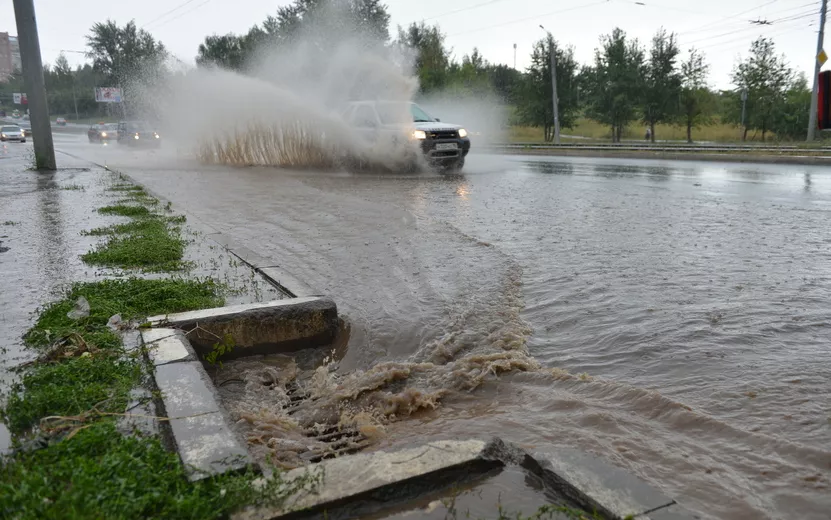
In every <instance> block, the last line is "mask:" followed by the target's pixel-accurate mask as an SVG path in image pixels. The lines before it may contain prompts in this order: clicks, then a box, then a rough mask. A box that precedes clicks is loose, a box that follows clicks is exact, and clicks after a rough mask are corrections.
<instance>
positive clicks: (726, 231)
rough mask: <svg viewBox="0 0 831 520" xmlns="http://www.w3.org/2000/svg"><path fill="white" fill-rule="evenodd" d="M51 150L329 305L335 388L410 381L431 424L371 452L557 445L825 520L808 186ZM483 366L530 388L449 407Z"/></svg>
mask: <svg viewBox="0 0 831 520" xmlns="http://www.w3.org/2000/svg"><path fill="white" fill-rule="evenodd" d="M70 141H71V140H70V139H68V138H67V140H66V142H64V143H63V144H61V145H60V146H62V147H64V148H65V149H66V150H67V151H70V152H72V153H75V154H79V155H83V156H84V157H89V158H90V159H93V160H97V161H100V162H106V163H107V164H109V165H110V166H113V167H115V168H121V169H123V170H124V171H126V172H127V173H129V174H130V175H131V176H132V177H133V178H135V179H136V180H137V181H139V182H141V183H143V184H145V185H146V186H147V187H148V188H150V189H151V190H152V191H154V192H156V193H158V194H160V195H161V196H163V197H165V198H168V199H169V200H172V201H173V203H174V204H175V205H177V206H179V207H180V208H182V209H183V210H184V211H185V212H187V213H188V214H189V215H192V216H193V217H195V220H196V221H198V222H200V223H202V224H205V225H207V226H210V227H211V228H213V229H216V230H219V231H222V232H224V233H228V234H231V235H233V236H234V237H236V238H237V239H239V240H241V241H242V243H244V244H245V245H246V247H248V248H249V249H251V250H252V251H254V252H255V253H257V254H259V255H261V256H263V257H267V258H270V259H273V260H274V263H275V265H279V266H281V267H283V268H284V269H286V270H288V271H289V272H291V273H292V274H294V275H295V276H297V277H299V278H300V279H302V280H304V281H306V282H307V283H309V284H310V285H311V286H313V287H315V288H317V289H319V290H321V291H323V292H325V293H326V294H328V295H330V296H331V297H333V298H334V299H335V300H336V301H337V302H338V304H339V307H340V309H341V312H342V313H343V314H344V315H345V316H347V317H348V318H349V320H350V321H351V323H352V327H353V329H352V338H351V340H350V343H349V348H348V350H347V352H346V354H345V357H344V358H343V359H341V360H340V370H341V371H342V372H348V371H352V370H355V369H360V370H366V369H369V368H370V367H373V366H379V364H380V363H382V362H396V363H409V365H407V366H406V367H404V369H405V370H406V371H407V374H408V376H407V377H410V378H412V379H413V381H415V382H416V383H417V384H418V385H420V386H418V388H419V389H421V390H422V391H423V392H422V395H421V397H422V398H426V399H428V400H429V399H433V401H434V402H438V400H441V406H439V407H438V408H437V409H436V410H433V411H429V410H428V411H427V412H421V413H420V414H417V415H416V416H414V417H413V418H412V419H411V420H407V421H401V422H398V423H394V424H391V425H389V426H388V428H387V434H388V440H387V443H389V444H396V443H402V444H403V443H407V442H412V441H413V438H414V437H415V438H417V439H418V440H422V439H429V438H431V437H444V438H446V437H448V436H451V437H464V436H479V437H487V436H491V435H500V436H504V437H505V438H506V439H509V440H514V441H517V442H521V443H523V444H525V445H526V446H529V447H530V446H535V447H536V449H544V447H545V446H546V445H551V444H554V445H558V444H562V445H572V446H577V447H580V448H583V449H587V450H589V451H592V452H595V453H597V454H599V455H601V456H603V457H605V458H607V459H609V460H611V461H613V462H615V463H616V464H618V465H621V466H623V467H626V468H628V469H630V470H632V471H634V472H635V473H637V474H639V475H641V476H642V477H644V478H647V479H648V480H650V481H651V482H653V483H655V484H656V485H658V486H659V487H661V488H662V489H664V490H665V491H666V492H668V493H669V494H670V495H672V496H675V497H677V498H678V500H679V502H681V503H683V504H684V505H686V506H688V507H690V508H693V509H696V510H699V511H702V512H705V513H707V514H710V515H713V516H714V517H719V518H765V517H769V518H793V517H794V515H796V516H798V517H800V518H827V512H828V511H829V510H830V508H831V489H829V487H828V486H829V479H831V449H830V448H829V445H831V443H829V434H831V409H829V402H831V400H829V397H831V377H830V376H831V349H829V340H828V338H829V326H830V325H831V312H829V310H828V304H827V302H828V301H829V297H831V251H830V250H829V247H831V230H829V226H828V221H829V216H831V173H829V172H828V171H827V169H822V168H815V167H802V166H801V167H789V166H762V165H741V164H737V165H726V164H718V163H694V162H684V163H673V162H655V161H635V160H601V159H580V158H569V159H562V160H561V159H557V158H532V157H523V158H510V157H496V156H491V157H487V156H483V157H471V159H470V160H469V162H468V166H467V169H466V172H465V173H464V174H463V175H454V176H440V175H431V174H420V175H383V176H381V175H368V174H362V175H351V174H347V173H342V172H333V173H321V172H287V171H276V170H270V169H264V168H248V169H230V168H224V167H208V166H198V165H194V164H192V163H190V162H188V161H184V160H174V159H173V158H171V157H169V156H167V153H166V152H165V151H164V150H163V151H160V152H149V151H146V152H142V151H132V150H131V151H124V150H120V149H118V148H113V147H110V148H103V147H96V146H92V145H87V144H86V143H84V142H83V141H80V140H79V141H78V142H77V143H72V142H70ZM526 343H527V345H526ZM526 348H527V351H526ZM526 354H527V359H525V360H524V361H523V359H521V358H523V356H526ZM503 355H504V356H507V357H508V358H510V359H509V360H508V363H509V365H510V367H512V368H522V369H523V370H525V371H527V372H525V373H517V372H516V371H515V372H514V373H512V374H509V375H503V376H501V379H499V380H493V379H490V380H488V381H487V382H486V383H485V384H484V385H483V386H482V387H480V388H478V389H476V390H474V391H471V392H465V391H464V388H465V385H459V384H458V381H459V378H462V377H473V376H471V373H472V372H473V371H474V370H479V369H481V368H482V366H486V367H487V369H488V370H493V371H499V370H496V369H494V366H493V364H492V363H494V362H495V358H494V357H493V356H503ZM484 358H487V360H488V361H487V362H488V363H490V364H488V365H482V364H481V362H482V360H483V359H484ZM462 360H464V364H462ZM500 361H504V359H502V358H500ZM476 363H479V364H476ZM535 363H538V364H539V368H537V367H536V366H534V365H535ZM426 364H429V366H433V367H445V366H450V365H453V366H454V368H453V371H444V372H442V371H440V370H438V369H435V370H433V371H432V372H430V371H429V370H428V369H427V368H423V367H426V366H427V365H426ZM415 367H421V368H418V369H416V368H415ZM419 370H421V371H422V372H419V374H418V376H419V377H421V379H418V378H417V377H416V376H414V375H413V374H415V373H416V372H418V371H419ZM431 370H432V369H431ZM428 372H429V373H428ZM584 373H585V374H584ZM385 377H386V376H385ZM389 377H392V376H389ZM395 377H399V376H395ZM479 382H480V381H479V380H477V382H476V384H470V388H474V387H476V386H477V385H478V384H479ZM416 383H413V384H416ZM442 385H444V386H445V388H448V389H449V390H450V391H449V392H439V390H440V389H441V388H442Z"/></svg>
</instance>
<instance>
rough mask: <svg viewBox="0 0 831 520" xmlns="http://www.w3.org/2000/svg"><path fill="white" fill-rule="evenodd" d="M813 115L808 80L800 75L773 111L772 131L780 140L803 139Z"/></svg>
mask: <svg viewBox="0 0 831 520" xmlns="http://www.w3.org/2000/svg"><path fill="white" fill-rule="evenodd" d="M810 113H811V89H810V87H808V78H806V77H805V75H804V74H800V75H799V77H797V78H796V79H795V80H794V81H793V82H792V83H791V85H790V86H789V87H788V90H787V91H785V95H784V97H783V98H782V99H781V101H780V102H779V103H777V105H776V107H775V108H774V111H773V118H772V121H771V126H770V129H771V131H773V132H774V133H775V134H776V136H777V137H778V138H780V139H785V138H787V139H800V140H801V139H803V138H804V137H805V135H804V134H805V128H806V127H807V126H808V117H809V115H810Z"/></svg>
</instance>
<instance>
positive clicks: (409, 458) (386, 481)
mask: <svg viewBox="0 0 831 520" xmlns="http://www.w3.org/2000/svg"><path fill="white" fill-rule="evenodd" d="M488 451H489V450H488V444H487V443H485V442H483V441H479V440H469V441H436V442H431V443H429V444H426V445H423V446H419V447H416V448H409V449H404V450H400V451H396V452H391V453H390V452H384V451H377V452H373V453H361V454H356V455H349V456H345V457H339V458H336V459H329V460H325V461H323V462H321V463H319V464H316V465H315V466H311V467H309V468H298V469H294V470H291V471H289V472H287V473H284V474H283V479H284V480H285V481H286V482H288V483H291V482H292V481H300V482H303V481H307V480H313V479H314V478H315V477H317V476H318V475H319V476H321V477H322V483H320V484H317V485H315V486H312V487H307V488H306V489H308V490H309V491H310V492H309V493H298V494H297V495H296V496H295V497H294V498H291V499H289V501H288V503H286V504H284V505H283V506H282V507H279V508H275V507H264V508H256V509H254V508H252V509H247V510H243V511H240V512H238V513H236V514H235V515H234V516H233V519H234V520H270V519H273V518H278V517H280V516H283V515H286V514H288V513H290V512H292V511H301V510H306V511H307V512H308V514H309V515H311V516H312V517H314V516H315V511H322V510H324V509H325V510H326V513H327V515H328V516H329V517H330V518H333V519H334V518H354V517H358V516H360V514H361V513H362V512H365V510H362V509H361V507H362V506H366V505H367V504H371V502H372V501H373V499H374V500H376V501H377V500H379V497H381V499H382V500H384V501H386V500H387V499H389V498H390V497H398V498H405V497H406V496H407V493H408V492H409V493H418V492H419V491H418V490H419V489H423V488H420V487H418V486H413V485H412V483H413V482H415V481H416V480H418V479H427V480H429V481H431V482H434V483H441V482H442V480H443V478H445V477H447V476H452V479H451V480H449V481H447V482H445V484H446V485H451V484H452V482H453V481H457V480H461V479H463V478H467V477H471V476H475V475H482V474H484V473H486V472H487V471H490V470H492V469H493V468H495V467H499V466H501V465H502V462H501V461H497V460H494V459H493V458H491V457H490V456H489V454H488ZM299 479H302V480H299ZM391 488H394V489H391ZM344 509H346V510H347V511H346V512H345V511H344Z"/></svg>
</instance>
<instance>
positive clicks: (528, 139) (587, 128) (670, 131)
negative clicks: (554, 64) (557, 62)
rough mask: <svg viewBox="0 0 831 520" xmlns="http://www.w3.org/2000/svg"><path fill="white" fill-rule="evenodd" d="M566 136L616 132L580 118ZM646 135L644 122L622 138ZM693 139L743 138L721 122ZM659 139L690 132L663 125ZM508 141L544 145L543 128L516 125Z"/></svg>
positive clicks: (606, 137) (753, 138)
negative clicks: (542, 143)
mask: <svg viewBox="0 0 831 520" xmlns="http://www.w3.org/2000/svg"><path fill="white" fill-rule="evenodd" d="M562 133H563V134H567V135H575V136H580V137H583V138H587V139H588V140H597V141H611V133H612V132H611V129H610V128H609V127H608V126H606V125H602V124H600V123H598V122H597V121H593V120H591V119H588V118H585V117H581V118H578V119H577V122H576V124H575V125H574V128H563V129H562ZM645 133H646V126H644V125H643V124H642V123H638V122H635V123H633V124H631V125H630V126H628V127H627V128H626V129H625V130H624V132H623V136H622V137H623V139H634V140H640V141H644V142H645V140H644V134H645ZM768 136H769V137H768V141H769V142H772V141H773V135H772V134H768ZM692 137H693V140H694V141H696V142H699V141H713V142H721V143H736V142H741V138H742V135H741V129H740V128H739V127H737V126H734V125H729V124H725V123H719V122H717V123H715V124H712V125H707V126H702V127H701V128H693V131H692ZM655 138H656V139H658V140H669V141H684V142H686V140H687V130H686V128H684V127H682V126H677V125H664V124H660V125H656V126H655ZM747 140H748V142H760V141H761V134H759V135H754V134H753V132H750V133H749V134H748V136H747ZM508 141H509V142H513V143H541V142H543V129H542V127H539V128H535V127H527V126H512V127H511V128H510V130H509V132H508ZM566 141H568V139H566ZM585 141H586V139H576V140H574V141H573V142H585Z"/></svg>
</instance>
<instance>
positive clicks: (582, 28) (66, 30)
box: [0, 0, 831, 88]
mask: <svg viewBox="0 0 831 520" xmlns="http://www.w3.org/2000/svg"><path fill="white" fill-rule="evenodd" d="M185 2H188V0H141V1H138V2H127V1H123V0H117V1H109V2H108V1H103V2H102V1H100V0H95V1H93V0H74V1H68V0H35V7H36V10H37V16H38V26H39V32H40V38H41V48H42V51H43V56H44V60H48V61H50V62H52V61H54V59H55V58H56V57H57V56H58V53H59V52H60V51H61V49H67V50H84V35H85V34H86V33H87V31H88V30H89V27H90V26H91V25H92V24H93V23H94V22H96V21H102V20H104V19H106V18H112V19H114V20H116V21H117V22H118V23H119V24H123V23H126V22H128V21H129V20H131V19H135V20H136V23H137V24H138V25H139V26H145V27H144V28H145V29H147V30H148V31H150V32H151V33H152V34H153V35H154V36H155V37H156V38H158V39H160V40H161V41H162V42H164V44H165V45H166V46H167V47H168V49H169V50H170V51H172V52H173V53H174V54H175V55H176V56H177V57H179V58H180V59H182V60H183V61H187V62H191V61H192V60H193V57H194V56H195V55H196V49H197V47H198V45H199V43H200V42H201V41H202V40H203V39H204V37H205V36H207V35H209V34H214V33H218V34H224V33H227V32H243V31H246V30H247V29H248V28H249V27H250V26H251V25H253V24H255V23H260V22H261V21H262V20H263V19H264V18H265V17H266V16H267V15H268V14H271V13H273V12H274V11H275V10H276V7H277V6H278V5H284V4H287V3H289V1H288V0H233V1H231V0H190V1H189V2H188V3H187V4H186V5H184V6H182V7H181V8H179V9H177V10H175V11H173V12H170V13H168V12H169V11H171V10H173V9H175V8H177V7H178V6H181V5H182V4H184V3H185ZM640 3H643V4H645V5H637V3H636V1H635V0H458V1H457V2H453V3H450V2H447V1H446V0H419V1H417V2H416V1H412V0H387V5H388V7H389V12H390V14H391V15H392V22H391V24H392V29H393V30H392V32H393V34H394V33H395V26H396V25H406V24H409V23H410V22H413V21H419V20H422V19H423V20H425V21H426V22H428V23H438V24H439V25H441V28H442V30H443V31H444V33H445V34H446V35H447V42H448V45H449V46H450V47H452V48H453V51H454V54H455V55H456V57H457V58H461V57H462V55H464V54H466V53H469V52H470V51H471V50H472V49H473V48H474V47H478V48H479V50H480V51H481V52H482V53H483V54H484V56H485V58H486V59H487V60H489V61H491V62H494V63H504V64H507V65H513V63H514V50H513V45H514V44H517V59H516V61H517V67H518V68H520V69H521V68H524V67H525V66H526V65H527V64H528V61H529V60H528V54H529V53H530V50H531V46H532V44H533V42H534V41H535V40H537V39H539V38H540V37H542V36H544V33H543V32H542V30H541V29H540V28H539V25H540V24H543V25H545V27H546V28H547V29H549V30H551V31H552V32H553V33H554V35H555V37H556V38H557V39H558V40H559V41H560V42H561V43H563V44H566V45H573V46H574V47H575V50H576V54H577V58H578V60H579V61H581V62H583V63H587V62H590V61H591V60H592V58H593V53H594V49H595V47H597V44H598V38H599V36H600V35H602V34H607V33H609V32H611V31H612V29H614V27H616V26H618V27H621V28H623V29H624V30H625V31H626V32H627V33H628V34H629V35H630V36H632V37H636V38H638V39H640V40H641V42H642V43H644V44H648V43H649V40H650V38H651V37H652V35H653V34H654V33H655V31H656V30H657V29H658V28H659V27H661V26H663V27H665V28H666V29H667V30H669V31H674V32H676V33H678V35H679V40H680V43H681V47H682V49H684V51H685V53H686V50H687V49H688V48H689V47H690V46H691V45H694V46H696V47H698V48H699V49H701V50H702V51H703V52H704V53H705V54H706V56H707V59H708V61H709V62H710V64H711V66H712V69H711V75H710V83H711V84H712V85H714V86H716V87H720V88H727V87H728V86H729V74H730V71H731V69H732V67H733V64H734V63H735V62H736V59H737V58H738V57H739V56H740V55H743V54H746V53H747V49H748V48H749V46H750V42H751V41H752V40H753V39H755V38H756V37H757V36H759V35H767V36H771V37H773V38H774V40H775V42H776V45H777V48H778V50H779V52H782V53H785V54H786V56H787V58H788V61H789V62H790V64H791V65H792V66H793V67H794V68H795V69H798V70H801V71H806V72H809V73H810V69H811V68H812V63H813V61H812V60H813V55H814V53H815V50H816V31H817V26H818V20H819V16H818V14H817V13H818V11H819V4H820V1H819V0H813V1H810V0H697V1H683V0H642V1H641V2H640ZM165 13H168V14H165ZM750 20H763V21H764V20H768V21H774V22H775V23H773V24H772V25H762V26H760V25H754V24H751V23H750ZM0 31H9V32H10V33H12V34H15V33H16V32H17V30H16V27H15V25H14V10H13V8H12V2H11V0H3V2H2V5H0ZM829 46H831V44H829ZM67 58H69V60H70V63H72V64H73V65H74V64H77V63H81V62H82V61H83V59H84V58H83V55H82V54H75V53H67ZM826 66H828V67H831V63H828V64H826Z"/></svg>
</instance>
